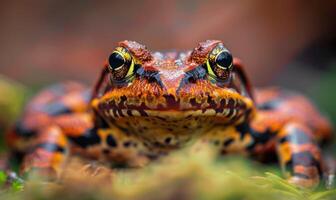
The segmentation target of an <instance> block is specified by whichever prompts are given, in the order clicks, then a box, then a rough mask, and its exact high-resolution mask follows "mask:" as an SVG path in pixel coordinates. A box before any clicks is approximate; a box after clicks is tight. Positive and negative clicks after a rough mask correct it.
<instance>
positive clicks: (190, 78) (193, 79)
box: [188, 77, 196, 84]
mask: <svg viewBox="0 0 336 200" xmlns="http://www.w3.org/2000/svg"><path fill="white" fill-rule="evenodd" d="M188 82H189V83H192V84H195V83H196V79H195V78H194V77H189V78H188Z"/></svg>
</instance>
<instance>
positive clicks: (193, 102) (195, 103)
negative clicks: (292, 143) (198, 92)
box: [189, 98, 202, 108]
mask: <svg viewBox="0 0 336 200" xmlns="http://www.w3.org/2000/svg"><path fill="white" fill-rule="evenodd" d="M189 102H190V104H191V105H192V106H193V107H196V108H199V107H201V105H202V104H201V103H197V102H196V98H192V99H190V101H189Z"/></svg>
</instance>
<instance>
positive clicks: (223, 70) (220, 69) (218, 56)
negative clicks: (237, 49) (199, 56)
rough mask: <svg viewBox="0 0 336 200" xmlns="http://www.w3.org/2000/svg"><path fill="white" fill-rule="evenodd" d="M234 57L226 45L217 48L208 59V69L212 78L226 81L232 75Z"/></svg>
mask: <svg viewBox="0 0 336 200" xmlns="http://www.w3.org/2000/svg"><path fill="white" fill-rule="evenodd" d="M232 62H233V58H232V55H231V53H230V52H229V51H228V50H227V49H225V48H224V47H217V48H215V49H214V50H213V51H212V52H211V53H210V54H209V58H208V60H207V70H208V74H209V76H210V78H212V79H215V80H221V81H225V80H227V79H228V78H229V77H230V73H231V71H232V66H233V64H232Z"/></svg>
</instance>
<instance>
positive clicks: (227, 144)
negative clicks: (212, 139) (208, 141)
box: [223, 138, 234, 147]
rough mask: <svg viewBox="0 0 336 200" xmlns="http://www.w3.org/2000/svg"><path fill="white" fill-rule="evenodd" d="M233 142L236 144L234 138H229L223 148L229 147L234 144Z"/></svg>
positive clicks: (224, 142)
mask: <svg viewBox="0 0 336 200" xmlns="http://www.w3.org/2000/svg"><path fill="white" fill-rule="evenodd" d="M232 142H234V139H233V138H228V139H226V140H224V141H223V146H224V147H227V146H229V145H230V144H232Z"/></svg>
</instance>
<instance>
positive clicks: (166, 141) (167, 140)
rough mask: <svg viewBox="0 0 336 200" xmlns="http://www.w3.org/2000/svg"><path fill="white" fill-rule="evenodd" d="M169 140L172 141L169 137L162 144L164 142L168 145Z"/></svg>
mask: <svg viewBox="0 0 336 200" xmlns="http://www.w3.org/2000/svg"><path fill="white" fill-rule="evenodd" d="M171 140H172V138H171V137H167V138H166V139H165V140H164V142H165V143H166V144H169V143H170V142H171Z"/></svg>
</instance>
